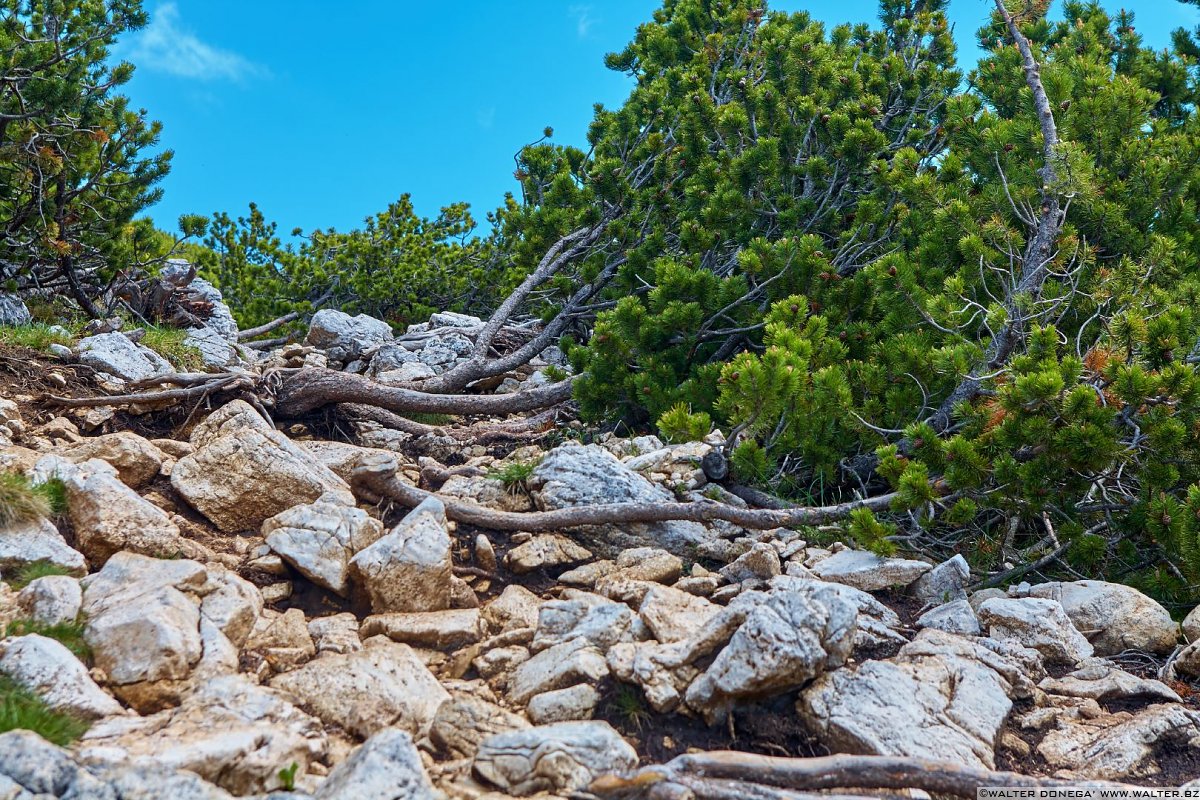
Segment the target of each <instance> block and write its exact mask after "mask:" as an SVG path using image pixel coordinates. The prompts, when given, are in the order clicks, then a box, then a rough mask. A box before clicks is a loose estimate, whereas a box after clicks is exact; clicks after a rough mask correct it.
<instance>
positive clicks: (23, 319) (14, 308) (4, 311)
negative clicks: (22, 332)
mask: <svg viewBox="0 0 1200 800" xmlns="http://www.w3.org/2000/svg"><path fill="white" fill-rule="evenodd" d="M32 321H33V317H31V316H30V315H29V309H28V308H26V307H25V301H24V300H22V299H21V297H20V295H17V294H16V293H14V292H0V325H10V326H14V327H15V326H18V325H28V324H29V323H30V322H32Z"/></svg>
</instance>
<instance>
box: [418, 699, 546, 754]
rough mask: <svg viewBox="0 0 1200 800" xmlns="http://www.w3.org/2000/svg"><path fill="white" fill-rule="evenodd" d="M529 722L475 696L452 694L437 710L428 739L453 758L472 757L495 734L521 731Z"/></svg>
mask: <svg viewBox="0 0 1200 800" xmlns="http://www.w3.org/2000/svg"><path fill="white" fill-rule="evenodd" d="M528 727H529V722H527V721H526V719H525V718H524V717H523V716H521V715H520V714H514V713H513V712H511V711H508V710H506V709H504V708H502V707H500V706H499V705H497V704H495V703H493V702H491V701H489V700H485V699H484V698H482V697H479V696H478V695H476V694H468V693H466V692H455V693H453V694H452V695H451V698H450V699H449V700H447V701H446V702H444V703H442V705H441V707H439V708H438V711H437V716H435V717H434V719H433V725H432V727H430V729H429V740H430V741H431V742H432V743H433V745H434V746H435V747H437V748H438V749H439V750H441V751H443V752H445V753H447V754H449V755H450V756H452V757H454V758H471V757H472V756H474V755H475V752H476V751H477V750H478V749H479V743H480V742H482V741H483V740H484V739H486V738H488V737H489V736H492V735H494V734H497V733H504V732H505V731H512V730H523V729H525V728H528Z"/></svg>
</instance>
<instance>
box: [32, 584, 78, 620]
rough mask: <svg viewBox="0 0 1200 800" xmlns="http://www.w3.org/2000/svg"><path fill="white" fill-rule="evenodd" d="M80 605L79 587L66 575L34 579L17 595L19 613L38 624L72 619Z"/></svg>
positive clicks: (74, 618)
mask: <svg viewBox="0 0 1200 800" xmlns="http://www.w3.org/2000/svg"><path fill="white" fill-rule="evenodd" d="M82 605H83V589H82V588H81V587H80V586H79V581H78V580H77V579H76V578H72V577H70V576H68V575H46V576H44V577H41V578H35V579H34V580H32V581H30V582H29V584H28V585H27V586H26V587H25V588H24V589H22V590H21V591H20V593H19V594H18V595H17V606H18V607H19V608H20V609H21V616H23V617H24V618H25V619H30V620H33V621H34V622H36V623H38V624H39V625H58V624H60V623H63V622H74V621H75V620H76V618H77V617H78V616H79V609H80V607H81V606H82Z"/></svg>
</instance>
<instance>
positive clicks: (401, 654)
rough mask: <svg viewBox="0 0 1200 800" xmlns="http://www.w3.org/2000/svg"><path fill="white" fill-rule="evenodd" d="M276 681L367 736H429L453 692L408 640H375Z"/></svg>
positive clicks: (324, 716) (319, 712) (327, 718)
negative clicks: (396, 732) (394, 731)
mask: <svg viewBox="0 0 1200 800" xmlns="http://www.w3.org/2000/svg"><path fill="white" fill-rule="evenodd" d="M271 686H272V687H274V688H276V689H281V690H283V691H285V692H288V693H290V694H292V695H294V696H295V697H297V698H299V699H300V701H301V702H302V703H303V704H304V706H305V707H306V708H309V709H311V711H312V713H314V714H315V715H316V716H317V717H319V718H320V719H321V720H322V721H324V722H327V723H334V724H337V725H340V726H342V727H343V728H345V729H346V730H348V731H350V732H351V733H353V734H355V735H357V736H362V737H364V738H365V737H368V736H373V735H375V734H376V733H378V732H379V731H381V730H383V729H385V728H398V729H400V730H404V731H407V732H408V733H410V734H412V735H414V736H418V737H420V736H424V735H425V734H426V733H427V732H428V730H429V726H430V725H431V724H432V723H433V718H434V715H435V714H436V713H437V710H438V706H440V705H441V704H442V703H443V702H444V701H446V700H448V699H450V695H449V694H447V692H446V690H445V689H443V688H442V687H441V684H439V683H438V681H437V678H435V677H433V674H432V673H430V671H429V670H428V669H427V668H426V667H425V665H424V663H422V662H421V659H419V658H417V656H416V654H415V653H413V651H412V649H411V648H410V647H408V646H407V645H403V644H394V643H392V642H386V641H383V642H380V641H375V642H372V643H371V646H369V647H365V648H363V649H362V650H360V651H359V652H356V653H347V654H345V655H327V656H323V657H321V658H318V659H315V660H313V661H310V662H309V663H307V664H305V665H304V666H302V667H300V668H299V669H295V670H292V671H291V672H285V673H283V674H282V675H278V676H276V677H275V678H274V679H273V680H272V681H271Z"/></svg>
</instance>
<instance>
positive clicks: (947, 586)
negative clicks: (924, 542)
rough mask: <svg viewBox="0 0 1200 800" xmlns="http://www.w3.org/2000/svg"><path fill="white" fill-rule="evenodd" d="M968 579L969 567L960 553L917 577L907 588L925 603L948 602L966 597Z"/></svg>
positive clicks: (969, 576)
mask: <svg viewBox="0 0 1200 800" xmlns="http://www.w3.org/2000/svg"><path fill="white" fill-rule="evenodd" d="M970 581H971V567H970V565H969V564H967V560H966V559H965V558H963V557H962V554H961V553H960V554H959V555H956V556H954V558H951V559H950V560H948V561H943V562H942V563H941V564H938V565H937V566H936V567H934V568H933V569H931V570H929V571H928V572H926V573H925V574H924V575H922V576H921V577H920V578H917V580H916V582H914V583H913V585H912V586H910V587H909V590H910V591H911V592H912V593H913V595H914V596H915V597H916V598H917V599H918V600H922V601H924V602H926V603H950V602H953V601H955V600H963V599H966V596H967V585H968V584H969V583H970Z"/></svg>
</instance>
